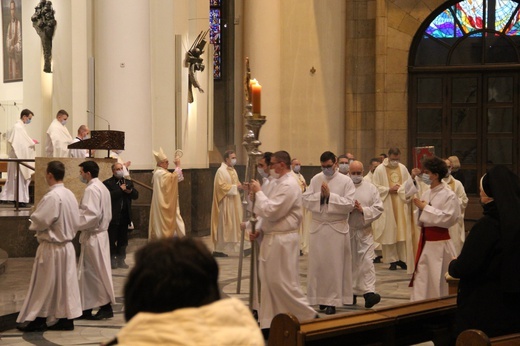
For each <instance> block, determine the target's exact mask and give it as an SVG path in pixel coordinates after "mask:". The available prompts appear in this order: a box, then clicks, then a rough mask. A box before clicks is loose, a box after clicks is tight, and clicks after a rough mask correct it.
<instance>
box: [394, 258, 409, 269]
mask: <svg viewBox="0 0 520 346" xmlns="http://www.w3.org/2000/svg"><path fill="white" fill-rule="evenodd" d="M395 264H397V265H398V266H399V267H401V269H407V268H408V266H407V265H406V263H404V262H403V261H401V260H399V261H397V262H395Z"/></svg>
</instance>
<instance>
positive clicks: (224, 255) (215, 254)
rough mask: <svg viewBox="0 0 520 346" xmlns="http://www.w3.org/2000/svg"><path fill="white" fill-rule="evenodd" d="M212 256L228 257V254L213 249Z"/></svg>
mask: <svg viewBox="0 0 520 346" xmlns="http://www.w3.org/2000/svg"><path fill="white" fill-rule="evenodd" d="M213 257H228V255H226V254H225V253H223V252H218V251H213Z"/></svg>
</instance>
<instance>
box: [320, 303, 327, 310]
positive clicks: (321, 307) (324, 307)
mask: <svg viewBox="0 0 520 346" xmlns="http://www.w3.org/2000/svg"><path fill="white" fill-rule="evenodd" d="M319 308H320V310H325V309H326V308H327V305H321V304H320V306H319Z"/></svg>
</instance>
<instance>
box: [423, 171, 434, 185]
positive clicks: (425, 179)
mask: <svg viewBox="0 0 520 346" xmlns="http://www.w3.org/2000/svg"><path fill="white" fill-rule="evenodd" d="M421 179H422V181H423V183H425V184H426V185H431V183H432V180H431V179H430V175H429V174H426V173H423V174H421Z"/></svg>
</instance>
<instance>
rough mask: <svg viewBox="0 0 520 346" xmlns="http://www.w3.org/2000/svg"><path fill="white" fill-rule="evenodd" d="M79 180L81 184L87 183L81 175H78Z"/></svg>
mask: <svg viewBox="0 0 520 346" xmlns="http://www.w3.org/2000/svg"><path fill="white" fill-rule="evenodd" d="M79 181H81V182H82V183H83V184H86V183H88V181H87V179H85V178H83V176H82V175H80V176H79Z"/></svg>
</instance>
